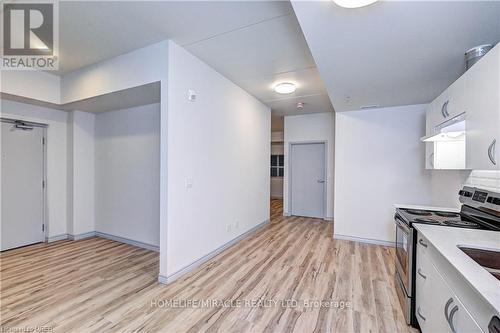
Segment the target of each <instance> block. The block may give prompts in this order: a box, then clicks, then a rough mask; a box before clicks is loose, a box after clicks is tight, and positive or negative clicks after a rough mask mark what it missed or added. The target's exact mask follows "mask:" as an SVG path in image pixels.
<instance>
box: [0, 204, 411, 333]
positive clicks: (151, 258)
mask: <svg viewBox="0 0 500 333" xmlns="http://www.w3.org/2000/svg"><path fill="white" fill-rule="evenodd" d="M271 206H272V219H271V223H270V224H268V225H267V226H265V227H264V228H262V229H261V230H259V231H258V232H257V233H255V234H253V235H251V236H250V237H248V238H246V239H244V240H242V241H241V242H239V243H238V244H236V245H235V246H233V247H231V248H229V249H228V250H226V251H224V252H223V253H221V254H220V255H218V256H217V257H215V258H214V259H212V260H210V261H209V262H207V263H205V264H204V265H202V266H201V267H199V268H198V269H196V270H195V271H193V272H191V273H190V274H188V275H186V276H184V277H183V278H181V279H180V280H177V281H176V282H174V283H173V284H171V285H168V286H166V285H161V284H159V283H158V282H157V275H158V254H157V253H155V252H152V251H148V250H144V249H140V248H137V247H134V246H130V245H126V244H121V243H117V242H114V241H110V240H107V239H102V238H90V239H85V240H80V241H59V242H55V243H51V244H39V245H33V246H28V247H25V248H20V249H17V250H11V251H6V252H4V253H2V254H1V255H0V265H1V285H0V287H1V289H0V292H1V296H0V297H1V298H0V301H1V326H2V327H1V329H2V330H3V331H6V330H8V329H13V328H25V329H30V328H36V327H38V328H39V329H44V328H45V329H49V330H52V331H54V332H132V331H142V332H205V331H209V332H405V331H409V329H408V327H407V326H406V324H405V322H404V318H403V314H402V312H401V309H400V306H399V303H398V299H397V296H396V294H395V289H394V282H393V274H394V265H393V257H394V250H393V249H392V248H388V247H383V246H375V245H365V244H360V243H354V242H349V241H339V240H333V238H332V233H333V224H332V223H329V222H325V221H323V220H318V219H309V218H300V217H283V216H282V206H281V201H278V200H273V201H272V202H271ZM168 300H172V301H173V302H178V303H177V304H175V303H172V305H177V306H178V307H172V306H170V307H168V306H167V303H166V301H168ZM184 300H199V301H200V300H205V301H208V300H210V301H211V302H213V303H215V304H214V305H217V307H208V306H207V305H208V303H205V304H204V305H203V304H202V303H198V304H195V305H197V306H189V307H183V305H185V304H182V302H183V301H184ZM227 300H232V303H229V302H227V303H225V304H221V303H218V302H220V301H227ZM256 300H268V301H269V300H276V301H278V300H291V301H289V303H288V304H286V303H277V304H276V305H273V304H272V303H271V302H269V303H260V304H259V303H257V302H256ZM321 300H323V302H322V303H321V304H320V303H312V301H321ZM245 301H246V302H247V303H246V304H245ZM308 301H309V302H311V304H307V303H306V302H308ZM238 302H240V303H238ZM250 302H254V303H253V304H250ZM294 302H297V303H294ZM336 302H349V304H347V305H349V306H348V307H344V308H342V307H341V305H342V304H341V303H338V304H337V303H336ZM228 305H233V307H230V306H228ZM257 305H260V306H257ZM286 305H288V306H286ZM319 305H322V306H319ZM335 305H339V307H335ZM327 306H330V307H327Z"/></svg>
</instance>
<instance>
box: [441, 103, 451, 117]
mask: <svg viewBox="0 0 500 333" xmlns="http://www.w3.org/2000/svg"><path fill="white" fill-rule="evenodd" d="M449 102H450V101H449V100H447V101H446V102H444V104H443V106H442V107H441V114H442V115H443V117H444V118H447V117H449V116H450V114H449V113H448V103H449Z"/></svg>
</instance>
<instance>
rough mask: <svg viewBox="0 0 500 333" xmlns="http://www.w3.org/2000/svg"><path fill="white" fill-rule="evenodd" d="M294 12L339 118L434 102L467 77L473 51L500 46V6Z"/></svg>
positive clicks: (405, 4)
mask: <svg viewBox="0 0 500 333" xmlns="http://www.w3.org/2000/svg"><path fill="white" fill-rule="evenodd" d="M292 5H293V8H294V10H295V13H296V15H297V18H298V20H299V22H300V25H301V28H302V31H303V32H304V35H305V38H306V40H307V43H308V45H309V47H310V49H311V52H312V55H313V56H314V59H315V61H316V63H317V65H318V68H319V71H320V73H321V77H322V78H323V81H324V83H325V85H326V87H327V90H328V93H329V96H330V99H331V101H332V103H333V105H334V106H335V110H336V111H350V110H357V109H359V108H360V107H362V106H368V105H379V106H381V107H385V106H395V105H408V104H419V103H428V102H430V101H432V100H433V99H434V98H435V97H437V96H438V95H439V94H440V93H441V92H442V91H444V90H445V89H446V87H448V86H449V85H450V84H451V83H452V82H453V81H454V80H456V79H457V78H458V77H459V76H460V75H461V74H462V73H463V72H464V64H465V62H464V52H465V51H466V50H468V49H469V48H471V47H474V46H477V45H481V44H485V43H492V44H494V43H497V42H498V41H500V2H499V1H485V2H482V1H404V0H400V1H383V2H379V3H376V4H374V5H371V6H368V7H364V8H359V9H351V10H349V9H344V8H341V7H338V6H336V5H335V4H334V3H333V2H332V1H295V0H292ZM325 36H327V37H325Z"/></svg>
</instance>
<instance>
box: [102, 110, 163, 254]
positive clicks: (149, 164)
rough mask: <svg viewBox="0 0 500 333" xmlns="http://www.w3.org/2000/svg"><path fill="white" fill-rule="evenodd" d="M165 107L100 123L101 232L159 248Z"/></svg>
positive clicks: (108, 115)
mask: <svg viewBox="0 0 500 333" xmlns="http://www.w3.org/2000/svg"><path fill="white" fill-rule="evenodd" d="M159 121H160V105H159V104H151V105H146V106H140V107H135V108H130V109H125V110H118V111H110V112H104V113H100V114H98V115H97V117H96V133H95V134H96V159H95V169H96V191H95V193H96V195H95V202H96V203H95V205H96V231H99V232H103V233H106V234H110V235H113V236H118V237H122V238H127V239H130V240H134V241H137V242H141V243H146V244H149V245H153V246H158V245H159V230H160V222H159V218H160V217H159V213H160V210H159V207H160V185H159V182H160V124H159Z"/></svg>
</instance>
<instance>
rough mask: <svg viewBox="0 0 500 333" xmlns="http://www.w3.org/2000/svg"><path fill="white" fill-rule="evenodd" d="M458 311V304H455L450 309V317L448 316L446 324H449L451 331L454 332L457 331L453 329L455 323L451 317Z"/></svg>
mask: <svg viewBox="0 0 500 333" xmlns="http://www.w3.org/2000/svg"><path fill="white" fill-rule="evenodd" d="M457 312H458V305H455V306H454V307H453V309H451V311H450V317H449V318H448V325H450V328H451V331H452V332H453V333H456V332H457V331H456V330H455V325H454V324H453V317H454V316H455V314H456V313H457Z"/></svg>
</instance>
